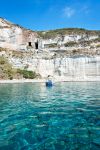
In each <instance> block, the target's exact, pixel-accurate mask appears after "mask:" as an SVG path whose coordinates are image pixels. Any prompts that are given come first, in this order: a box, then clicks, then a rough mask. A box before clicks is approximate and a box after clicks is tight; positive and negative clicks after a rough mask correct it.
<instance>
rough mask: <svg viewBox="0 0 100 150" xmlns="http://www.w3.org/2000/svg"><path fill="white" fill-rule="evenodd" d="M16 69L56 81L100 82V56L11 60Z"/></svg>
mask: <svg viewBox="0 0 100 150" xmlns="http://www.w3.org/2000/svg"><path fill="white" fill-rule="evenodd" d="M11 62H12V64H13V65H14V67H16V68H18V67H19V68H24V67H25V65H26V64H28V66H29V68H28V69H29V70H33V71H35V72H37V73H39V74H40V75H41V76H42V77H43V78H46V77H47V76H48V75H51V76H53V78H54V79H56V80H58V79H59V80H60V79H61V80H68V81H69V80H71V81H72V80H77V81H78V80H83V81H85V80H100V56H91V57H82V56H80V57H64V58H55V59H49V60H46V59H37V58H33V59H31V58H30V59H28V60H25V59H24V60H23V62H22V61H21V59H11Z"/></svg>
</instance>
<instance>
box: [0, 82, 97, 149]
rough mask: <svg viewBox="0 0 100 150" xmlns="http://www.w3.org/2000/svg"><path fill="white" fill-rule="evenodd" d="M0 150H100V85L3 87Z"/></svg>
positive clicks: (1, 87)
mask: <svg viewBox="0 0 100 150" xmlns="http://www.w3.org/2000/svg"><path fill="white" fill-rule="evenodd" d="M0 150H100V83H95V82H91V83H89V82H88V83H82V82H81V83H80V82H73V83H71V82H66V83H57V84H55V86H54V87H52V88H46V87H45V85H44V84H40V83H36V84H1V85H0Z"/></svg>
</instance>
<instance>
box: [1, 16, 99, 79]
mask: <svg viewBox="0 0 100 150" xmlns="http://www.w3.org/2000/svg"><path fill="white" fill-rule="evenodd" d="M82 32H83V33H77V34H76V33H73V34H64V36H61V35H57V36H56V37H54V38H49V39H48V38H43V37H42V36H40V35H38V33H36V32H33V31H30V30H26V29H24V28H22V27H20V26H17V25H14V24H12V23H10V22H8V21H6V20H4V19H2V18H0V47H1V48H6V49H7V50H2V51H0V55H2V56H4V57H6V58H7V59H8V60H9V62H10V63H11V64H12V65H13V67H14V68H21V69H24V68H25V66H26V65H27V66H28V68H27V69H28V70H32V71H35V72H36V73H39V74H40V75H41V76H42V78H46V77H47V76H48V75H51V76H52V77H53V78H54V79H55V80H63V81H100V39H99V32H95V33H92V34H91V33H90V35H88V36H87V34H86V33H84V31H82ZM62 38H63V39H62ZM70 42H74V44H73V43H71V44H72V46H70ZM66 43H67V44H69V45H67V47H66V46H65V44H66ZM14 51H15V52H16V53H17V52H18V51H19V52H22V53H23V55H22V56H21V57H19V56H16V54H14ZM26 51H27V52H26Z"/></svg>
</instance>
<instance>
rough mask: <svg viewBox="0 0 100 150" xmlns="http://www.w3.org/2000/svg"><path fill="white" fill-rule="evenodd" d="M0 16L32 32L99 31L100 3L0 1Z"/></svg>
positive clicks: (86, 0) (79, 0)
mask: <svg viewBox="0 0 100 150" xmlns="http://www.w3.org/2000/svg"><path fill="white" fill-rule="evenodd" d="M0 17H3V18H5V19H7V20H9V21H11V22H13V23H15V24H19V25H21V26H23V27H26V28H28V29H32V30H50V29H51V30H52V29H59V28H85V29H90V30H100V0H0Z"/></svg>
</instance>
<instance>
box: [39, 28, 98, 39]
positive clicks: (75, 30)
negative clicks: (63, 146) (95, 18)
mask: <svg viewBox="0 0 100 150" xmlns="http://www.w3.org/2000/svg"><path fill="white" fill-rule="evenodd" d="M67 34H69V35H70V34H88V35H96V34H99V35H100V31H92V30H86V29H82V28H63V29H56V30H49V31H39V32H38V35H39V36H40V37H42V38H44V39H50V38H55V37H57V36H59V35H61V36H63V35H67Z"/></svg>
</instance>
